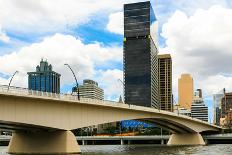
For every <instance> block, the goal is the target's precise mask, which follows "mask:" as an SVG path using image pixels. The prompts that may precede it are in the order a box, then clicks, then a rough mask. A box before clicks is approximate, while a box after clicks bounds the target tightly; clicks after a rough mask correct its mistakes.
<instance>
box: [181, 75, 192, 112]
mask: <svg viewBox="0 0 232 155" xmlns="http://www.w3.org/2000/svg"><path fill="white" fill-rule="evenodd" d="M178 95H179V97H178V99H179V101H178V102H179V105H180V107H181V108H185V109H189V110H190V109H191V105H192V101H193V78H192V77H191V75H190V74H182V75H181V78H179V79H178Z"/></svg>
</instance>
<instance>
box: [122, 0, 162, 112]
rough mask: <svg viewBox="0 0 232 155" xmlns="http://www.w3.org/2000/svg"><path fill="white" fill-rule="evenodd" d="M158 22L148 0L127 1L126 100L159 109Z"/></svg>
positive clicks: (125, 47) (125, 20)
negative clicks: (138, 0)
mask: <svg viewBox="0 0 232 155" xmlns="http://www.w3.org/2000/svg"><path fill="white" fill-rule="evenodd" d="M156 25H157V20H156V17H155V14H154V11H153V9H152V6H151V4H150V2H149V1H148V2H140V3H133V4H125V5H124V52H123V53H124V55H123V56H124V57H123V63H124V83H125V85H124V92H125V103H126V104H133V105H138V106H145V107H154V108H157V109H160V97H159V83H158V58H157V54H158V47H157V45H158V44H157V37H156V36H157V28H156Z"/></svg>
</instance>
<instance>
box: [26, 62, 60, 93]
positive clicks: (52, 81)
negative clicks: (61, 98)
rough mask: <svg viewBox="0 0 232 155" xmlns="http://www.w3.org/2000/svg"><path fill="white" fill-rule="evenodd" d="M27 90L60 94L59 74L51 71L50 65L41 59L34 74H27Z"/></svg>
mask: <svg viewBox="0 0 232 155" xmlns="http://www.w3.org/2000/svg"><path fill="white" fill-rule="evenodd" d="M27 74H28V88H29V89H30V90H37V91H44V92H52V93H60V74H58V73H56V72H54V71H52V65H48V62H47V61H44V60H43V59H42V60H41V61H40V65H38V66H37V67H36V72H28V73H27Z"/></svg>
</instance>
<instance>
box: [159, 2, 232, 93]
mask: <svg viewBox="0 0 232 155" xmlns="http://www.w3.org/2000/svg"><path fill="white" fill-rule="evenodd" d="M230 19H232V9H227V8H224V7H221V6H212V7H210V8H209V9H207V10H203V9H198V10H197V11H196V12H195V13H194V14H193V15H192V16H188V15H187V14H186V13H184V12H182V11H176V12H175V13H174V14H173V15H172V17H171V18H170V19H169V20H168V22H167V23H165V24H164V25H163V27H162V36H163V37H164V38H165V39H166V47H165V48H164V49H161V50H160V51H168V52H169V53H171V54H172V57H173V72H174V75H173V76H174V81H173V82H174V89H175V90H176V89H177V79H178V77H179V76H180V74H181V73H186V72H187V73H191V74H192V75H193V78H194V81H195V88H203V90H205V95H211V94H212V93H213V92H217V91H219V90H221V89H222V88H223V87H227V86H228V84H230V82H232V81H231V76H224V75H223V74H221V73H231V72H232V68H231V65H232V61H231V57H232V52H231V51H232V46H231V42H232V37H231V36H232V35H231V34H232V21H231V20H230ZM161 53H162V52H161ZM230 89H231V88H230ZM175 92H177V90H176V91H175Z"/></svg>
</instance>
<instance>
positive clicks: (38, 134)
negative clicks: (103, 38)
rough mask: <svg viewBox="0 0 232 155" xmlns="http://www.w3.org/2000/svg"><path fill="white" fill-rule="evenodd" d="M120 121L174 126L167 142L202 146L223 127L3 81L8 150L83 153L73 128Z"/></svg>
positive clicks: (2, 120) (0, 101) (0, 115)
mask: <svg viewBox="0 0 232 155" xmlns="http://www.w3.org/2000/svg"><path fill="white" fill-rule="evenodd" d="M122 120H139V121H143V122H146V123H150V124H156V125H158V126H160V127H163V128H166V129H168V130H170V131H171V132H172V135H171V136H170V138H169V141H168V145H204V144H205V142H204V140H203V138H202V136H201V134H202V133H206V132H220V131H221V128H220V127H218V126H214V125H210V124H209V123H207V122H204V121H201V120H198V119H194V118H191V117H187V116H183V115H178V114H175V113H172V112H167V111H162V110H157V109H154V108H147V107H140V106H134V105H127V104H122V103H117V102H111V101H102V100H93V99H87V98H81V99H80V100H78V98H77V96H72V95H67V94H54V93H48V92H39V91H32V90H28V89H24V88H16V87H10V89H9V90H8V88H7V86H0V128H2V129H5V130H11V131H14V133H13V137H12V138H11V141H10V144H9V148H8V153H12V154H57V153H59V154H61V153H65V154H67V153H80V152H81V150H80V147H79V145H78V143H77V141H76V139H75V136H74V134H73V133H72V132H71V131H72V130H75V129H78V128H82V127H88V126H92V125H98V124H104V123H110V122H117V121H122Z"/></svg>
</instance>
